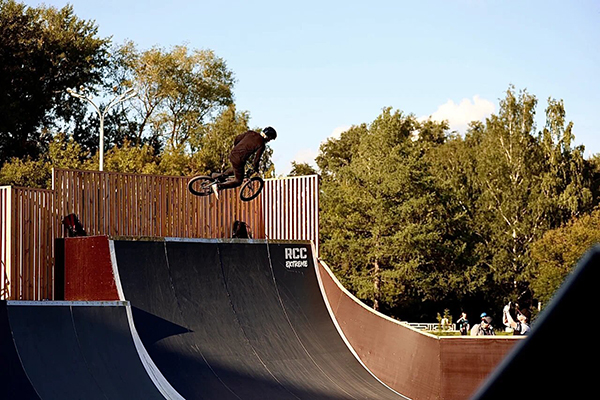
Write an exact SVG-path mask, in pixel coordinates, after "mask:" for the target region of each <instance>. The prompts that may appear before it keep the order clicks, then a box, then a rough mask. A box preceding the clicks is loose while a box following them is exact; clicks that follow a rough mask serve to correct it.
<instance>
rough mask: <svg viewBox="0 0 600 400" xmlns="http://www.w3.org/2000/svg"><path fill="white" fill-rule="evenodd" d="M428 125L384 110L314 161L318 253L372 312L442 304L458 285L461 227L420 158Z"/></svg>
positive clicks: (429, 142) (428, 143)
mask: <svg viewBox="0 0 600 400" xmlns="http://www.w3.org/2000/svg"><path fill="white" fill-rule="evenodd" d="M431 124H432V123H429V124H424V125H423V126H421V125H420V124H419V123H418V122H417V121H416V119H415V118H414V116H412V115H404V114H403V113H401V112H399V111H396V112H392V111H391V109H389V108H388V109H384V111H383V113H382V114H381V115H380V116H379V117H378V118H377V119H376V120H375V121H373V122H372V123H371V124H370V125H368V126H367V125H360V126H355V127H352V128H351V129H350V130H348V131H346V132H344V133H342V135H341V136H340V138H339V139H329V140H328V141H327V142H326V143H325V144H323V145H322V146H321V149H320V154H319V156H318V157H317V164H318V165H319V167H320V169H321V173H322V179H323V180H322V182H323V184H322V186H321V189H322V193H321V207H322V213H321V221H322V228H321V229H322V234H323V235H322V241H323V245H322V249H323V255H324V257H325V258H327V259H328V260H331V262H332V265H337V266H339V267H338V268H336V273H337V275H338V277H339V278H340V279H341V280H342V281H343V282H344V283H345V284H346V285H347V286H348V287H350V288H351V290H352V291H353V292H355V293H356V295H357V296H358V297H359V298H361V299H363V300H365V301H366V302H367V303H369V304H371V305H373V307H374V308H376V309H388V310H389V309H390V308H392V307H403V310H404V311H406V310H407V309H408V308H409V307H410V305H414V304H419V303H421V302H423V301H436V300H440V299H441V298H443V297H444V296H446V295H447V294H448V293H450V292H451V291H452V290H454V289H455V285H456V284H457V283H458V282H459V281H460V275H461V273H460V272H459V271H458V270H457V262H456V260H460V259H461V256H460V251H461V249H462V248H463V247H464V246H463V244H461V239H460V230H459V229H458V227H460V226H461V224H460V221H459V220H457V219H456V218H455V217H454V215H453V210H454V206H453V205H452V204H451V199H450V198H449V197H448V196H447V194H446V193H445V192H444V191H443V190H442V189H441V188H440V187H438V186H436V184H435V181H434V180H433V179H432V178H431V174H430V172H429V165H428V160H427V159H426V157H423V155H424V152H425V151H426V150H427V149H429V148H431V147H434V146H436V145H437V144H438V143H436V141H437V140H438V139H439V138H438V137H437V136H436V139H435V140H433V141H432V140H431V139H432V138H433V137H434V136H428V135H427V133H431V132H433V131H436V129H432V128H433V126H432V125H431ZM421 128H423V130H422V132H421V133H422V135H419V133H420V130H421ZM442 130H443V128H442ZM415 133H416V135H415ZM419 136H421V137H422V139H419V140H415V137H419ZM442 281H443V282H444V283H445V284H444V285H442V284H440V283H441V282H442Z"/></svg>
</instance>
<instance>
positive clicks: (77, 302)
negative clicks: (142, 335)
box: [6, 300, 129, 307]
mask: <svg viewBox="0 0 600 400" xmlns="http://www.w3.org/2000/svg"><path fill="white" fill-rule="evenodd" d="M6 304H8V305H9V306H71V307H77V306H93V307H115V306H117V307H127V306H129V302H128V301H124V300H106V301H104V300H95V301H84V300H42V301H35V300H6Z"/></svg>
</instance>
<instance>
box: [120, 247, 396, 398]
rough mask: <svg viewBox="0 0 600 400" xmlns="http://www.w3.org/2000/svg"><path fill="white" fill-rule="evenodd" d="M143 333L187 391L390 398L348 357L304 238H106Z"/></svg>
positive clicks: (252, 395)
mask: <svg viewBox="0 0 600 400" xmlns="http://www.w3.org/2000/svg"><path fill="white" fill-rule="evenodd" d="M111 248H112V249H111V251H112V255H113V265H114V266H115V267H116V271H118V273H117V281H118V282H120V285H118V286H119V289H120V295H121V296H123V298H126V299H128V300H129V301H131V302H132V304H133V305H134V308H133V316H134V320H135V324H136V327H137V330H138V332H139V334H140V337H141V339H142V342H143V343H144V345H145V347H146V349H147V350H148V352H149V354H150V356H151V357H152V359H153V361H154V362H155V363H156V365H157V366H158V368H159V369H160V370H161V372H162V373H163V374H164V376H165V377H166V378H167V380H168V381H169V382H170V383H171V384H172V385H173V387H174V388H175V389H176V390H177V391H178V392H179V393H180V394H181V395H182V396H183V397H185V398H186V399H324V400H329V399H331V400H333V399H398V398H403V396H401V395H400V394H398V393H396V392H395V391H394V390H392V389H390V388H389V387H387V386H386V385H385V384H383V383H382V382H380V381H379V380H378V379H377V378H376V377H374V376H373V375H372V374H371V373H370V372H369V371H368V370H367V369H366V368H365V367H364V365H362V364H361V362H360V361H359V360H358V359H357V358H356V357H355V355H354V354H353V353H352V351H351V350H350V349H349V347H348V345H347V344H346V342H345V341H344V339H343V337H342V336H341V335H340V332H339V331H338V329H337V328H336V326H335V325H334V323H333V321H332V319H331V316H330V314H329V311H328V309H327V305H326V304H325V302H324V300H323V296H322V294H321V290H320V287H319V282H318V278H317V275H316V270H315V265H314V260H313V257H312V252H311V246H310V244H308V243H304V244H292V243H268V244H267V243H266V242H264V241H246V240H244V241H217V240H177V239H173V240H169V239H166V240H163V241H141V242H132V241H114V242H111Z"/></svg>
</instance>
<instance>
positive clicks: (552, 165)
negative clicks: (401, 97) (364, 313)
mask: <svg viewBox="0 0 600 400" xmlns="http://www.w3.org/2000/svg"><path fill="white" fill-rule="evenodd" d="M536 105H537V99H536V98H535V97H534V96H532V95H530V94H529V93H527V91H521V92H519V93H516V91H515V89H514V88H513V87H512V86H511V87H509V89H508V90H507V92H506V97H505V98H504V99H503V100H502V101H501V102H500V110H499V112H498V114H497V115H492V116H490V118H488V119H487V120H486V121H485V122H484V123H482V122H474V123H472V124H471V125H470V128H469V130H468V132H467V133H466V135H464V137H462V136H458V135H453V134H450V133H448V127H447V124H445V123H442V124H437V123H435V122H433V121H425V122H422V123H418V122H417V121H416V120H415V118H414V117H413V116H411V115H404V114H403V113H401V112H399V111H398V112H392V110H391V109H384V111H383V113H382V114H381V115H380V116H379V117H378V118H377V119H376V120H375V121H373V122H372V123H371V124H369V125H367V124H363V125H359V126H354V127H352V128H351V129H349V130H348V131H346V132H344V133H342V135H341V136H340V138H339V139H329V140H328V141H327V142H326V143H324V144H323V145H322V146H321V149H320V154H319V156H318V157H317V164H318V165H319V167H320V171H321V176H322V186H321V190H322V192H321V208H322V212H321V234H322V237H321V240H322V247H321V248H322V254H323V257H324V258H325V259H327V260H328V261H329V263H330V265H334V266H337V268H336V270H335V272H336V274H337V275H338V277H339V278H340V280H341V281H342V282H343V283H344V284H345V285H346V286H348V287H349V288H350V289H351V290H352V291H353V292H354V293H355V294H356V295H357V296H358V297H359V298H361V299H363V300H364V301H365V302H367V303H368V304H371V305H373V306H374V307H375V308H380V309H385V310H390V311H392V312H393V313H396V314H397V313H400V314H402V313H406V312H410V311H409V310H414V309H415V308H420V307H422V306H424V305H425V304H426V303H430V304H439V303H440V302H444V303H446V304H448V303H450V304H457V305H458V304H461V305H464V304H465V303H466V304H467V305H468V304H469V303H471V304H478V307H481V303H480V302H481V301H482V300H483V301H484V303H485V305H486V307H492V308H494V307H498V309H500V308H501V307H502V304H504V303H505V302H506V301H508V300H512V301H518V302H519V303H520V304H522V305H524V306H530V305H531V304H532V303H533V302H534V301H535V300H536V296H540V298H541V299H543V298H545V297H544V296H546V297H547V294H543V293H542V291H540V290H539V289H534V288H537V287H538V282H539V279H537V276H538V275H539V274H540V271H541V270H543V268H542V269H540V268H541V267H540V264H541V262H540V261H539V259H538V260H535V259H534V256H533V255H532V244H533V243H536V241H538V240H539V239H540V238H541V237H542V236H543V235H544V233H545V232H547V231H549V230H551V229H553V228H556V227H558V226H561V225H562V224H564V223H565V222H567V221H569V220H571V219H573V218H579V217H581V216H582V215H585V214H586V213H587V212H589V210H590V209H591V207H592V206H593V205H594V204H597V201H598V200H597V199H598V197H597V194H598V186H599V184H598V182H599V181H600V180H599V179H598V176H600V174H599V171H600V167H598V165H599V164H598V162H597V161H596V162H595V161H594V160H591V161H587V160H585V159H584V158H583V147H582V146H579V147H573V146H572V143H573V132H572V126H573V125H572V123H567V122H566V118H565V117H566V113H565V111H564V105H563V103H562V101H556V100H553V99H549V100H548V107H547V109H546V124H545V127H544V129H543V130H542V131H541V132H536V127H535V124H534V121H535V107H536ZM597 230H599V229H598V226H597V225H595V226H594V227H593V228H592V231H597ZM537 257H538V258H539V255H538V256H537ZM561 265H562V264H561ZM562 268H564V265H563V267H562ZM555 270H556V268H555ZM542 275H543V274H542ZM562 278H564V274H558V275H557V280H560V279H562ZM544 279H546V278H544ZM548 279H550V278H547V280H546V281H544V282H545V283H543V284H539V287H540V288H541V286H542V285H546V287H547V286H548V285H547V284H548ZM553 287H555V285H554V286H553ZM552 290H553V289H552ZM534 291H535V293H534ZM431 308H432V307H430V309H429V310H430V311H427V310H426V309H425V311H424V312H425V313H431V311H432V310H431ZM434 315H435V314H434ZM403 316H404V314H403Z"/></svg>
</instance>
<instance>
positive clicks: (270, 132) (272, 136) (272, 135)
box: [263, 126, 277, 140]
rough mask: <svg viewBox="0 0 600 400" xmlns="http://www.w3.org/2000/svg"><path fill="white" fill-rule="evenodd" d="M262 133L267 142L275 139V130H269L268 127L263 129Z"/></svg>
mask: <svg viewBox="0 0 600 400" xmlns="http://www.w3.org/2000/svg"><path fill="white" fill-rule="evenodd" d="M263 133H264V134H265V136H266V137H267V138H268V139H269V140H275V139H277V132H275V129H273V128H271V127H270V126H267V127H266V128H265V129H263Z"/></svg>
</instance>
